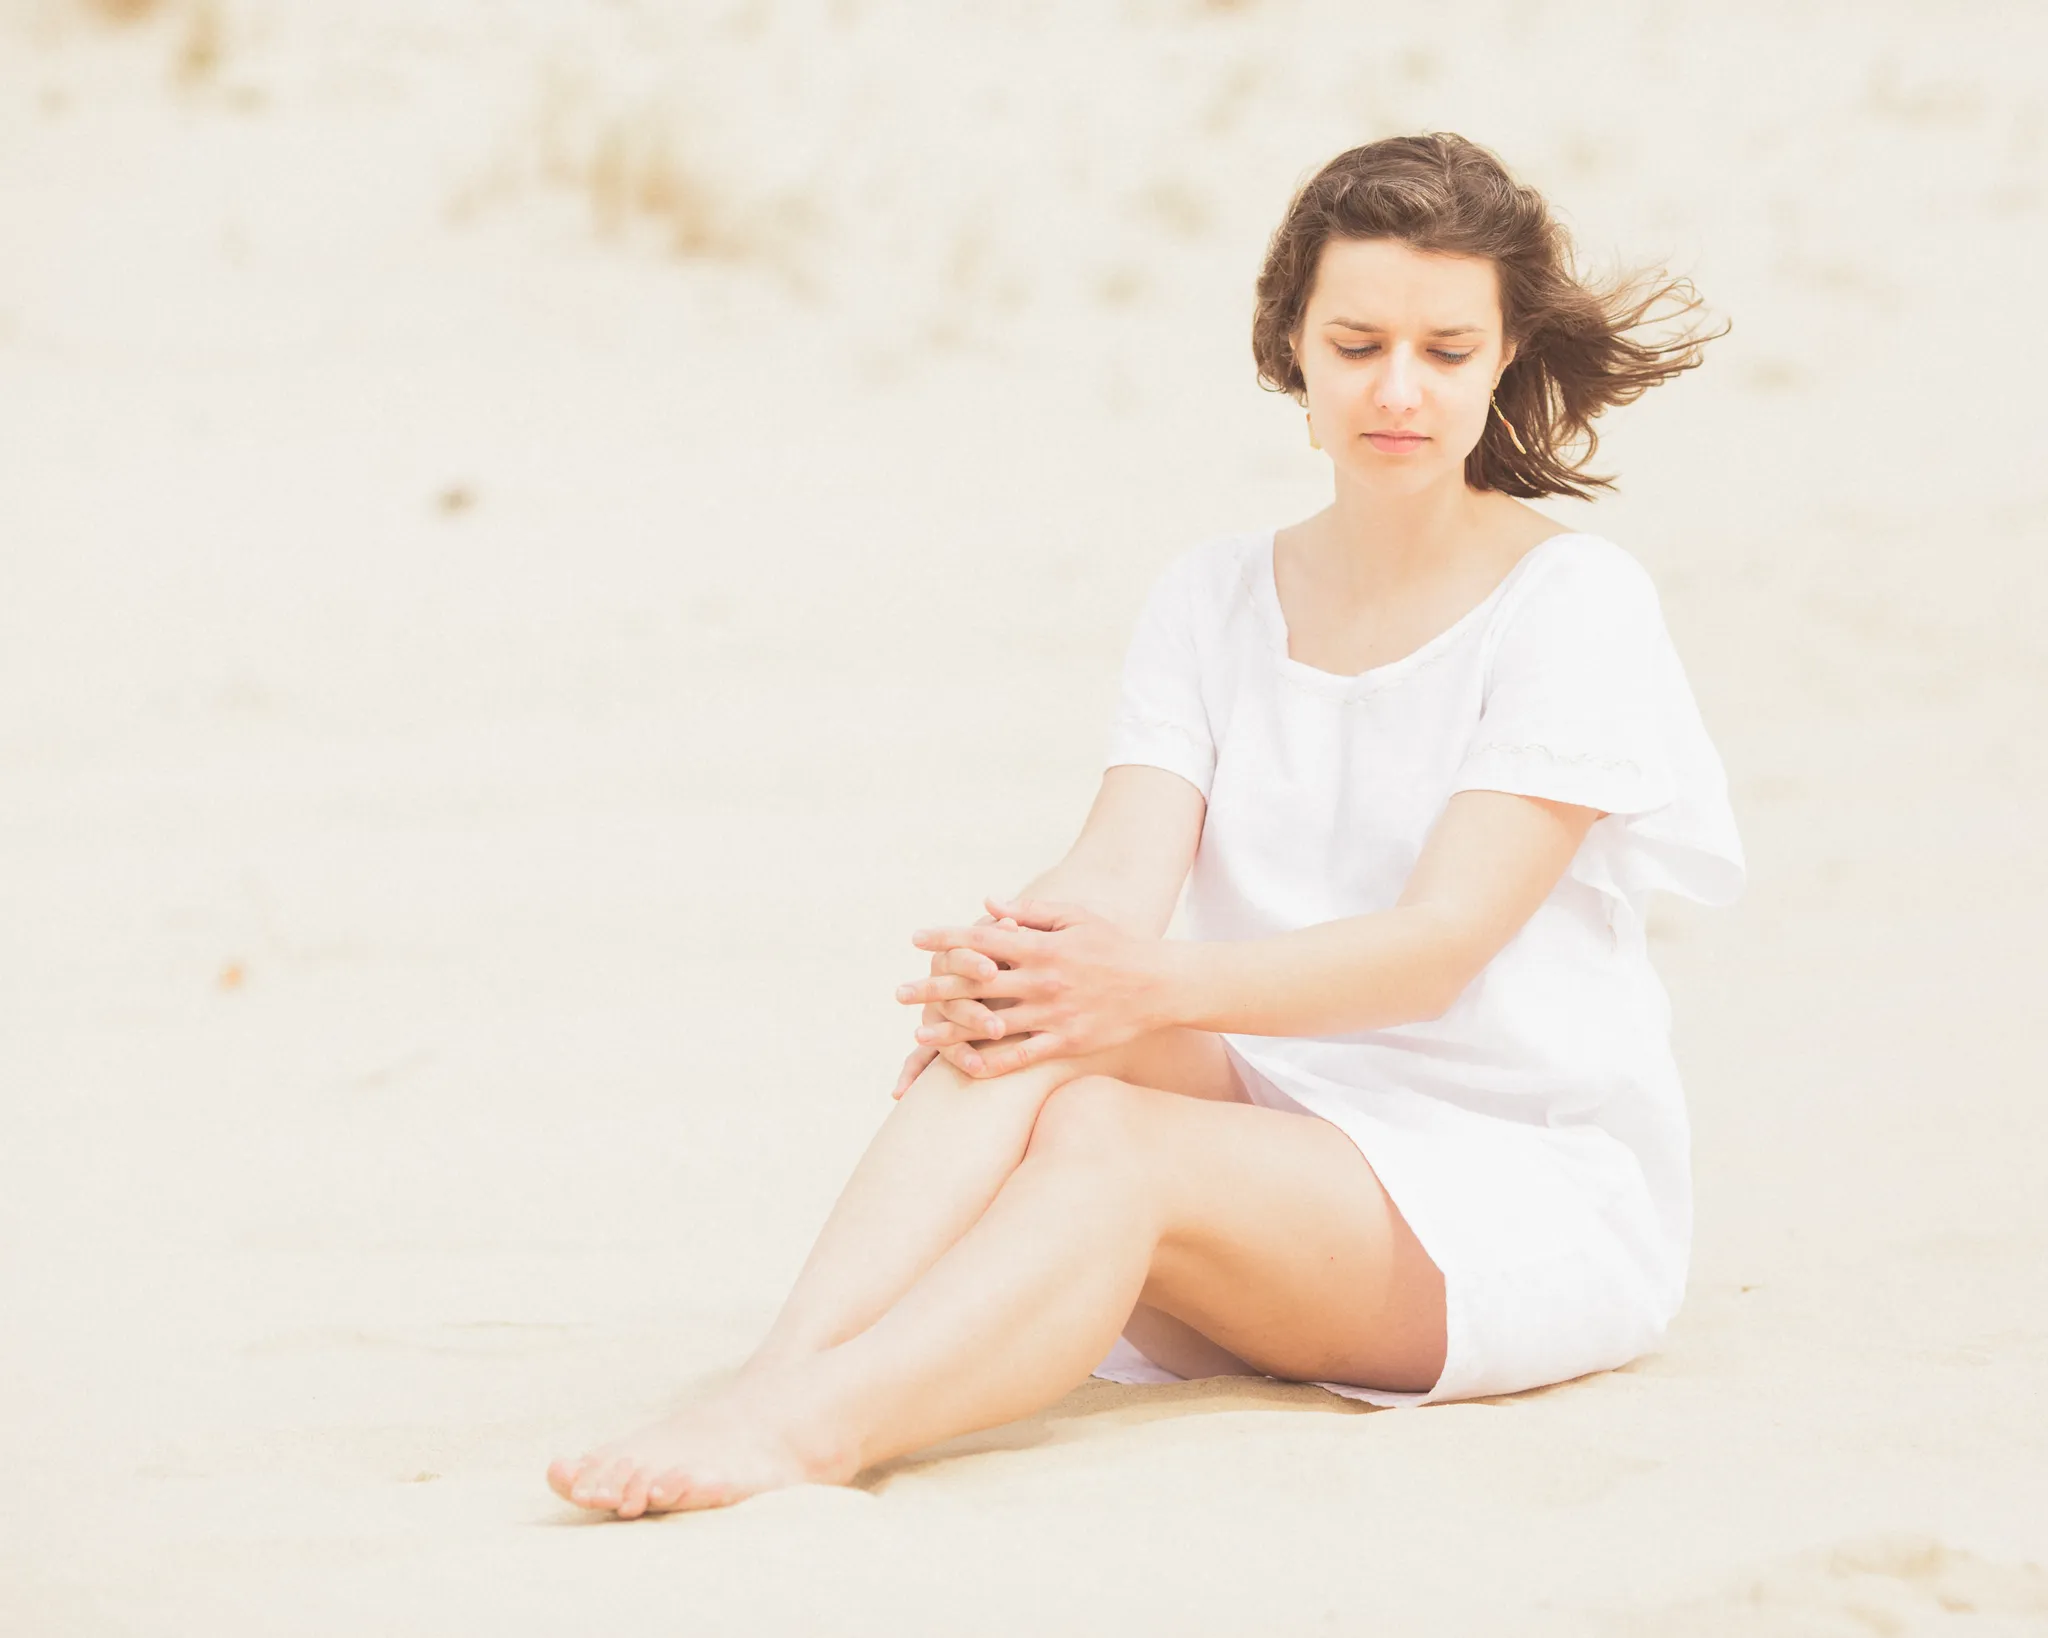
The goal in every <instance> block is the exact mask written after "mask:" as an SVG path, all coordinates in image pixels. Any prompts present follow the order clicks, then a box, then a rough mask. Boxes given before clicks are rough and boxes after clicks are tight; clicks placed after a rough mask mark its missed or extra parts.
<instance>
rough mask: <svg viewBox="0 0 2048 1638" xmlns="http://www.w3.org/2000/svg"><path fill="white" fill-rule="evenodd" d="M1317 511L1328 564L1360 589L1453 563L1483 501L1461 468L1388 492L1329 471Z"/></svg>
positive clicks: (1404, 581) (1408, 579) (1422, 575)
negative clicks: (1331, 486) (1329, 482)
mask: <svg viewBox="0 0 2048 1638" xmlns="http://www.w3.org/2000/svg"><path fill="white" fill-rule="evenodd" d="M1336 478H1337V488H1336V495H1335V497H1334V498H1333V499H1332V501H1331V503H1330V506H1329V509H1328V510H1327V511H1325V512H1324V513H1323V523H1324V529H1323V540H1324V542H1325V544H1326V547H1327V550H1328V556H1329V563H1328V567H1329V569H1330V570H1331V571H1332V572H1334V573H1336V574H1339V575H1342V576H1343V577H1344V578H1345V579H1346V580H1347V581H1349V582H1350V584H1351V585H1352V586H1353V587H1354V588H1355V589H1357V590H1358V591H1360V592H1377V591H1382V590H1386V589H1390V588H1394V587H1399V586H1403V585H1408V584H1410V583H1412V582H1414V581H1416V580H1418V579H1426V578H1428V577H1429V576H1430V575H1432V574H1435V573H1437V572H1440V571H1441V570H1442V569H1444V568H1445V567H1447V566H1448V565H1449V564H1450V563H1452V562H1453V561H1454V560H1455V559H1456V558H1457V557H1458V556H1459V555H1460V554H1461V553H1462V552H1463V550H1464V547H1465V544H1466V542H1467V541H1469V540H1470V539H1471V538H1472V536H1473V534H1474V533H1475V532H1476V530H1477V528H1478V525H1479V515H1480V511H1481V509H1482V508H1483V506H1484V504H1485V502H1484V501H1483V499H1482V498H1481V497H1480V495H1478V494H1477V493H1476V492H1475V491H1473V490H1471V489H1469V488H1467V487H1466V484H1465V474H1464V473H1463V471H1459V472H1455V473H1452V474H1450V475H1449V476H1448V477H1446V478H1445V479H1443V480H1442V481H1440V482H1437V483H1433V484H1429V485H1427V486H1426V487H1424V488H1421V489H1417V490H1413V491H1411V492H1409V493H1406V494H1400V493H1394V494H1389V493H1388V492H1387V491H1385V490H1383V489H1375V488H1368V487H1366V486H1365V485H1363V484H1360V483H1358V482H1357V481H1356V480H1348V479H1347V478H1346V476H1345V474H1344V473H1343V471H1342V470H1339V471H1338V472H1337V474H1336Z"/></svg>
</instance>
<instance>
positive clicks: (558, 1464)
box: [548, 1456, 590, 1501]
mask: <svg viewBox="0 0 2048 1638" xmlns="http://www.w3.org/2000/svg"><path fill="white" fill-rule="evenodd" d="M589 1459H590V1458H589V1457H587V1456H576V1457H569V1456H557V1457H556V1458H555V1459H554V1460H553V1461H552V1462H550V1463H548V1488H549V1489H550V1490H552V1491H553V1492H554V1493H555V1494H556V1495H558V1496H560V1497H561V1498H562V1500H563V1501H574V1500H575V1499H576V1497H575V1495H574V1491H575V1489H576V1475H577V1474H579V1473H581V1472H582V1471H583V1464H584V1463H585V1462H587V1461H589Z"/></svg>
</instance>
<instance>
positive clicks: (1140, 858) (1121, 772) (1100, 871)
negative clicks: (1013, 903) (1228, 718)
mask: <svg viewBox="0 0 2048 1638" xmlns="http://www.w3.org/2000/svg"><path fill="white" fill-rule="evenodd" d="M1205 810H1206V804H1205V803H1204V802H1203V800H1202V793H1201V792H1200V791H1198V790H1196V789H1195V787H1194V786H1193V785H1190V784H1189V783H1188V782H1187V781H1186V780H1185V779H1183V778H1181V776H1180V775H1179V774H1175V773H1168V772H1167V771H1166V770H1165V769H1164V768H1149V767H1146V766H1144V765H1142V764H1140V763H1124V764H1121V765H1119V766H1117V767H1114V768H1110V769H1107V770H1105V771H1104V773H1103V775H1102V788H1101V789H1100V790H1098V791H1097V792H1096V793H1095V805H1094V806H1093V807H1091V808H1090V809H1089V810H1088V818H1087V820H1086V821H1085V822H1084V823H1083V824H1082V826H1081V834H1080V835H1079V836H1077V837H1076V838H1075V839H1074V845H1073V846H1072V847H1070V848H1069V849H1067V856H1066V857H1065V858H1064V859H1062V860H1060V862H1059V863H1058V864H1056V865H1054V866H1053V867H1052V868H1051V869H1050V870H1048V871H1046V872H1045V873H1044V874H1043V875H1041V876H1039V877H1038V878H1037V879H1035V880H1034V881H1032V882H1031V883H1029V884H1028V885H1027V886H1026V887H1025V888H1024V890H1023V891H1022V892H1020V893H1019V894H1017V897H1018V898H1020V899H1040V900H1046V899H1050V900H1053V901H1055V902H1059V903H1065V904H1081V905H1086V906H1087V907H1088V908H1089V909H1090V910H1093V911H1095V912H1096V913H1097V914H1099V915H1103V916H1107V917H1108V918H1109V919H1110V920H1111V921H1113V922H1115V923H1117V925H1118V926H1120V927H1122V928H1123V929H1124V930H1125V931H1126V932H1131V933H1137V934H1140V935H1142V936H1144V937H1146V938H1159V937H1161V936H1163V935H1164V934H1165V932H1166V927H1167V923H1169V922H1170V921H1172V920H1173V907H1174V905H1175V903H1177V902H1178V900H1179V898H1180V890H1181V884H1182V883H1184V882H1185V881H1186V880H1187V876H1188V871H1189V869H1190V868H1192V866H1193V865H1194V862H1195V849H1196V848H1197V846H1199V845H1200V843H1201V840H1202V818H1203V814H1204V812H1205Z"/></svg>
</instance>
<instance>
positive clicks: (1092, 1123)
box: [1033, 1078, 1445, 1392]
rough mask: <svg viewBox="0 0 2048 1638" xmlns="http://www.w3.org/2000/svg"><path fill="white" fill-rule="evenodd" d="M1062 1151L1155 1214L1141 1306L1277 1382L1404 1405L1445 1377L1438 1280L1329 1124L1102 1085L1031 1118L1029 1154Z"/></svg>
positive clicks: (1064, 1093)
mask: <svg viewBox="0 0 2048 1638" xmlns="http://www.w3.org/2000/svg"><path fill="white" fill-rule="evenodd" d="M1068 1140H1077V1141H1078V1143H1079V1144H1084V1145H1086V1146H1087V1150H1088V1152H1092V1153H1094V1154H1097V1155H1103V1154H1111V1155H1114V1156H1115V1157H1116V1164H1115V1167H1114V1169H1113V1170H1114V1171H1115V1172H1116V1173H1120V1174H1122V1175H1121V1176H1119V1177H1116V1178H1115V1179H1114V1184H1123V1183H1128V1184H1130V1185H1133V1186H1136V1187H1138V1188H1140V1189H1142V1190H1143V1191H1144V1193H1145V1197H1146V1199H1147V1202H1148V1204H1149V1205H1150V1206H1151V1208H1152V1209H1153V1211H1154V1212H1155V1214H1156V1216H1155V1227H1156V1231H1157V1244H1156V1248H1155V1250H1154V1253H1153V1257H1152V1266H1151V1270H1150V1273H1149V1275H1148V1277H1147V1279H1146V1283H1145V1287H1144V1290H1143V1291H1142V1293H1141V1294H1140V1297H1141V1301H1142V1302H1143V1303H1144V1304H1145V1305H1147V1306H1149V1307H1152V1308H1155V1309H1158V1310H1160V1311H1161V1312H1163V1313H1165V1314H1168V1315H1171V1316H1172V1317H1173V1318H1174V1319H1176V1320H1179V1321H1180V1322H1181V1323H1182V1324H1184V1325H1187V1326H1189V1327H1192V1328H1193V1329H1194V1330H1195V1331H1196V1332H1198V1333H1199V1334H1200V1335H1201V1336H1202V1337H1205V1338H1207V1339H1208V1340H1209V1341H1210V1342H1212V1343H1214V1344H1215V1345H1216V1346H1217V1347H1218V1348H1220V1349H1222V1350H1224V1351H1225V1352H1226V1353H1228V1354H1229V1355H1232V1356H1235V1357H1236V1358H1238V1359H1241V1360H1243V1361H1244V1362H1245V1363H1246V1364H1249V1365H1251V1366H1253V1367H1255V1368H1256V1369H1258V1370H1261V1371H1265V1372H1267V1373H1269V1374H1270V1375H1273V1376H1281V1377H1289V1378H1293V1379H1295V1380H1299V1381H1327V1382H1348V1383H1356V1384H1358V1385H1360V1386H1362V1387H1375V1388H1385V1389H1389V1390H1393V1391H1402V1392H1414V1391H1420V1390H1423V1389H1426V1388H1429V1387H1431V1386H1433V1385H1434V1384H1435V1382H1436V1380H1437V1378H1438V1377H1439V1376H1440V1375H1441V1374H1442V1372H1443V1363H1444V1350H1445V1335H1444V1286H1443V1276H1442V1275H1441V1274H1440V1273H1439V1272H1438V1270H1437V1268H1436V1265H1435V1264H1434V1263H1432V1262H1431V1261H1430V1260H1429V1256H1428V1253H1426V1252H1425V1251H1424V1250H1423V1249H1422V1246H1421V1244H1420V1243H1419V1242H1418V1241H1417V1240H1416V1238H1415V1236H1414V1233H1413V1232H1412V1231H1411V1230H1410V1229H1409V1227H1408V1224H1407V1222H1406V1221H1405V1220H1404V1219H1403V1218H1402V1216H1401V1214H1400V1212H1399V1211H1398V1210H1397V1209H1396V1208H1395V1206H1394V1203H1393V1201H1392V1200H1390V1199H1389V1198H1388V1197H1387V1193H1386V1191H1385V1190H1384V1189H1383V1188H1381V1187H1380V1182H1379V1179H1378V1177H1377V1176H1375V1175H1374V1173H1373V1170H1372V1167H1371V1166H1370V1165H1369V1164H1368V1163H1367V1161H1366V1159H1365V1156H1364V1155H1363V1154H1362V1153H1360V1151H1359V1149H1358V1147H1357V1145H1356V1144H1354V1143H1353V1142H1352V1141H1351V1140H1350V1138H1348V1137H1346V1136H1345V1135H1344V1133H1343V1132H1342V1131H1340V1130H1339V1129H1338V1128H1337V1127H1335V1126H1333V1125H1332V1124H1330V1122H1328V1121H1326V1120H1322V1119H1319V1118H1318V1117H1316V1116H1314V1115H1307V1114H1297V1113H1295V1112H1293V1111H1288V1110H1279V1109H1268V1108H1265V1107H1262V1106H1260V1105H1256V1104H1251V1103H1235V1102H1222V1101H1215V1100H1202V1099H1194V1098H1188V1097H1174V1096H1163V1095H1162V1094H1161V1093H1160V1092H1159V1091H1158V1090H1156V1089H1154V1088H1150V1087H1145V1086H1134V1085H1131V1084H1129V1083H1127V1082H1124V1081H1120V1080H1110V1079H1103V1078H1097V1079H1089V1080H1082V1081H1076V1082H1072V1083H1070V1084H1069V1085H1067V1086H1066V1087H1064V1088H1062V1089H1061V1090H1060V1091H1059V1092H1058V1093H1056V1094H1055V1095H1054V1097H1053V1098H1052V1099H1051V1100H1050V1101H1049V1102H1048V1103H1047V1104H1046V1106H1045V1108H1044V1109H1042V1110H1041V1111H1040V1114H1039V1119H1038V1124H1037V1129H1036V1131H1035V1132H1034V1135H1033V1146H1034V1147H1035V1148H1038V1149H1040V1150H1045V1149H1047V1148H1049V1147H1059V1146H1062V1145H1064V1146H1065V1147H1068V1148H1069V1149H1072V1148H1073V1147H1075V1143H1074V1142H1069V1141H1068ZM1114 1184H1113V1186H1114ZM1140 1346H1142V1344H1141V1345H1140ZM1161 1363H1163V1364H1169V1368H1172V1367H1171V1365H1170V1363H1169V1362H1167V1361H1163V1360H1162V1361H1161Z"/></svg>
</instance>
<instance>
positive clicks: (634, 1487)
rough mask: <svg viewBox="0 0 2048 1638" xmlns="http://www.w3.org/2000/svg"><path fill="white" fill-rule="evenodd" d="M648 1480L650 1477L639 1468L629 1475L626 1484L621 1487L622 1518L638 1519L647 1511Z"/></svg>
mask: <svg viewBox="0 0 2048 1638" xmlns="http://www.w3.org/2000/svg"><path fill="white" fill-rule="evenodd" d="M647 1479H648V1475H647V1474H646V1473H645V1472H643V1471H642V1470H641V1469H639V1468H635V1469H634V1470H633V1471H632V1472H631V1473H630V1474H629V1475H627V1478H626V1482H625V1483H624V1484H623V1485H621V1486H620V1487H619V1507H618V1513H619V1517H620V1518H622V1519H637V1518H638V1517H639V1516H640V1515H641V1514H642V1513H644V1512H646V1511H647Z"/></svg>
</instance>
